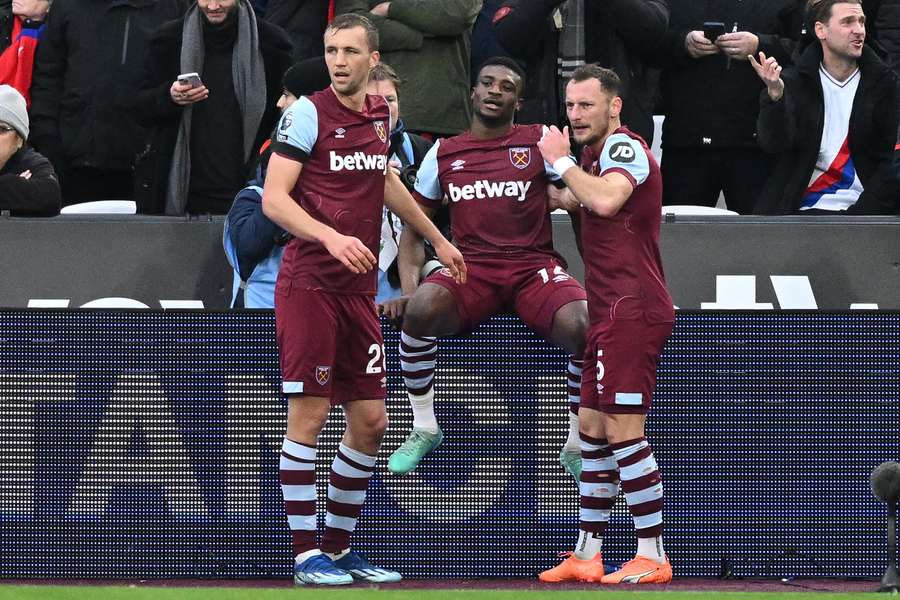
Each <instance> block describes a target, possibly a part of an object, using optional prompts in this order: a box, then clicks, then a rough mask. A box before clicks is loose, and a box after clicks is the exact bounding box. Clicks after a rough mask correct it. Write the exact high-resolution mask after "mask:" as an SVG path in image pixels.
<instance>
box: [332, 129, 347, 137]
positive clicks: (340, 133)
mask: <svg viewBox="0 0 900 600" xmlns="http://www.w3.org/2000/svg"><path fill="white" fill-rule="evenodd" d="M345 133H347V130H346V129H344V128H343V127H338V128H337V129H335V130H334V137H335V138H336V139H339V140H342V139H344V134H345Z"/></svg>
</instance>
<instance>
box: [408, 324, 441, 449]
mask: <svg viewBox="0 0 900 600" xmlns="http://www.w3.org/2000/svg"><path fill="white" fill-rule="evenodd" d="M436 358H437V338H433V337H423V338H417V337H413V336H411V335H408V334H407V333H406V332H402V333H401V334H400V367H401V369H402V370H403V384H404V385H405V386H406V391H407V394H408V395H409V403H410V405H411V406H412V411H413V427H415V428H417V429H424V430H425V431H428V432H430V433H437V430H438V423H437V419H436V418H435V416H434V366H435V360H436Z"/></svg>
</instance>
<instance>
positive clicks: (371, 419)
mask: <svg viewBox="0 0 900 600" xmlns="http://www.w3.org/2000/svg"><path fill="white" fill-rule="evenodd" d="M353 425H354V433H355V434H356V435H358V436H360V437H364V438H366V439H368V440H372V441H375V442H378V441H381V438H382V437H384V432H385V431H387V427H388V417H387V414H386V413H381V414H377V413H375V414H370V415H366V416H365V417H364V418H361V419H357V421H356V423H354V424H353Z"/></svg>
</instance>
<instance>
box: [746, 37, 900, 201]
mask: <svg viewBox="0 0 900 600" xmlns="http://www.w3.org/2000/svg"><path fill="white" fill-rule="evenodd" d="M821 62H822V47H821V45H820V44H818V43H814V44H810V45H809V46H807V47H806V49H805V50H804V51H803V52H802V54H801V55H800V56H799V58H798V60H797V63H796V65H795V66H794V67H793V68H790V69H786V70H785V71H784V72H783V73H782V79H783V80H784V85H785V90H784V95H783V96H782V98H781V99H780V100H779V101H778V102H772V100H771V99H770V98H769V95H768V93H767V92H766V91H765V90H763V91H762V93H761V95H760V111H759V121H758V129H759V143H760V145H761V146H762V148H763V150H765V151H766V152H770V153H773V154H777V157H776V159H777V164H776V167H775V170H774V172H773V173H772V176H771V177H770V179H769V181H768V183H767V184H766V187H765V190H764V192H763V195H762V197H761V198H760V201H759V202H758V203H757V205H756V213H757V214H765V215H782V214H793V213H796V212H797V211H798V209H799V208H800V206H801V202H802V199H803V192H804V191H805V190H806V188H807V185H808V184H809V178H810V176H811V175H812V172H813V169H814V167H815V164H816V159H817V158H818V155H819V148H820V146H821V143H822V130H823V126H824V122H825V104H824V100H823V95H822V83H821V81H820V78H819V65H820V63H821ZM859 70H860V75H861V79H860V82H859V88H858V89H857V91H856V96H855V98H854V100H853V109H852V111H851V113H850V133H849V137H850V154H851V156H852V157H853V163H854V165H855V166H856V172H857V174H858V175H859V179H860V181H861V182H862V185H863V188H864V189H865V191H864V192H863V193H862V194H861V195H860V197H859V200H857V201H856V204H854V205H853V206H851V207H850V208H848V209H847V211H846V212H847V213H848V214H858V215H881V214H893V213H894V212H896V211H897V209H898V207H900V183H898V182H897V180H896V179H895V177H894V174H893V172H892V169H891V159H892V156H893V152H894V145H895V140H896V134H897V125H898V121H900V93H898V82H897V79H896V77H895V75H894V74H893V72H891V70H890V69H889V68H888V67H887V65H885V64H884V62H882V61H881V59H879V58H878V56H876V55H875V52H874V51H873V50H872V49H871V48H869V47H867V46H864V47H863V54H862V57H861V58H860V60H859Z"/></svg>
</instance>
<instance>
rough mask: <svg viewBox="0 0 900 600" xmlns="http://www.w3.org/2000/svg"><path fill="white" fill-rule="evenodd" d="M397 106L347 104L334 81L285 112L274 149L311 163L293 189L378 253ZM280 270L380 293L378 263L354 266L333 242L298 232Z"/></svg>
mask: <svg viewBox="0 0 900 600" xmlns="http://www.w3.org/2000/svg"><path fill="white" fill-rule="evenodd" d="M389 134H390V114H389V112H388V106H387V103H385V101H384V99H383V98H382V97H381V96H366V101H365V105H364V107H363V110H362V111H361V112H357V111H354V110H351V109H350V108H347V107H346V106H344V105H343V104H341V102H340V100H338V98H337V96H336V95H335V93H334V91H333V90H332V88H331V87H328V88H326V89H324V90H322V91H321V92H316V93H315V94H313V95H312V96H309V97H306V96H304V97H302V98H299V99H298V100H297V101H296V102H294V104H292V105H291V106H290V107H289V108H288V109H287V110H286V111H285V113H284V115H282V117H281V121H280V122H279V124H278V131H277V134H276V142H275V143H274V144H273V151H274V152H276V153H278V154H279V155H281V156H284V157H287V158H290V159H293V160H297V161H300V162H302V163H303V170H302V171H301V172H300V177H299V178H298V179H297V184H296V186H294V189H293V191H292V192H291V197H292V198H293V199H294V200H295V201H296V202H297V203H298V204H299V205H300V206H301V207H302V208H303V209H304V210H305V211H306V212H308V213H309V214H310V216H311V217H312V218H314V219H316V220H317V221H320V222H322V223H325V224H326V225H329V226H331V227H332V228H334V229H335V230H337V231H338V232H339V233H342V234H344V235H350V236H354V237H357V238H359V239H360V240H361V241H362V242H363V243H364V244H365V245H366V246H367V247H368V248H369V250H371V251H372V254H374V255H375V256H378V245H379V241H380V238H381V213H382V208H383V206H384V181H385V175H386V174H387V169H388V145H389V141H390V140H389V137H388V136H389ZM278 276H279V278H287V279H290V280H291V282H292V285H299V286H302V287H303V288H304V289H313V290H322V291H327V292H332V293H344V294H367V295H374V294H375V291H376V288H377V277H378V270H377V269H373V270H371V271H369V272H368V273H363V274H359V275H357V274H354V273H352V272H351V271H350V270H349V269H348V268H347V267H345V266H344V265H343V264H341V262H340V261H339V260H337V259H336V258H334V257H333V256H331V254H329V252H328V250H326V249H325V246H323V245H322V244H319V243H317V242H310V241H307V240H302V239H299V238H294V239H293V240H292V241H291V242H290V243H289V244H288V246H287V248H285V251H284V257H283V258H282V262H281V271H280V272H279V275H278Z"/></svg>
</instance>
